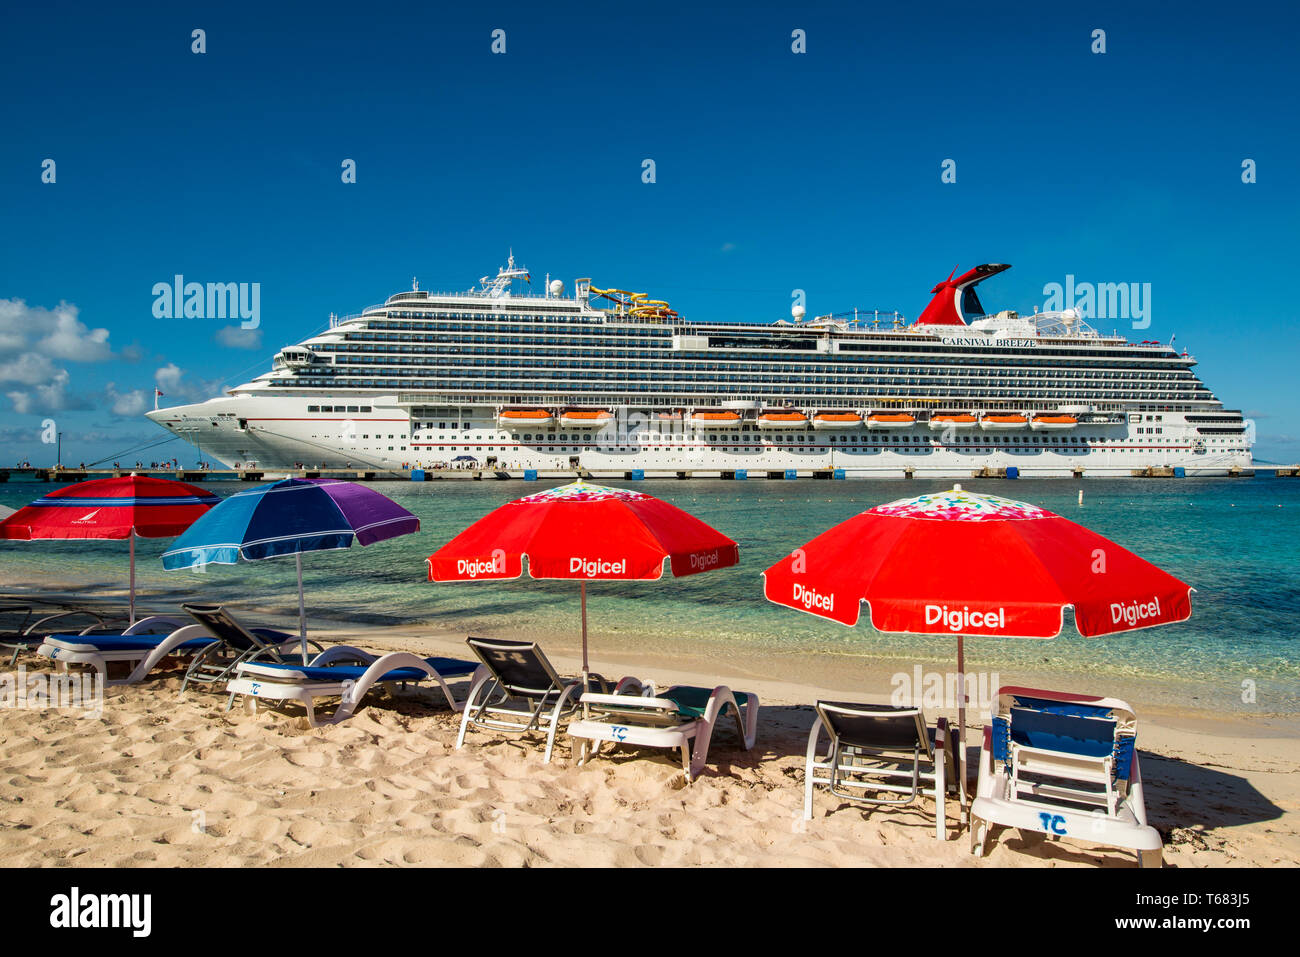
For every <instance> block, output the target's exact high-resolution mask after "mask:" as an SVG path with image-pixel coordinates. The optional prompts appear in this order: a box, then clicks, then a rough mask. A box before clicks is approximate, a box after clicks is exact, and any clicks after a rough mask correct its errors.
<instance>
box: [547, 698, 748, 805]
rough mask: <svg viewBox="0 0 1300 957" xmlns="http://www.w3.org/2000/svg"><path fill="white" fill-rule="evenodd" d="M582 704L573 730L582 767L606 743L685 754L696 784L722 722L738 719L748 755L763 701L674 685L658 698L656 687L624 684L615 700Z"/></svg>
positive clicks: (690, 776) (688, 775)
mask: <svg viewBox="0 0 1300 957" xmlns="http://www.w3.org/2000/svg"><path fill="white" fill-rule="evenodd" d="M580 701H581V704H582V707H583V717H582V719H581V720H577V721H574V722H572V723H571V724H570V725H569V737H571V738H576V739H577V740H578V742H579V744H578V745H577V759H578V763H579V764H583V763H585V762H586V761H587V760H589V759H590V758H591V757H593V756H595V755H596V754H597V753H598V752H599V750H600V747H601V745H602V743H604V742H606V741H609V742H612V743H614V744H616V745H617V744H629V745H640V746H643V747H652V748H669V749H673V750H680V751H681V756H682V773H683V774H684V775H685V776H686V781H687V783H690V782H691V781H692V780H694V779H695V778H697V777H699V774H700V772H701V771H703V770H704V766H705V764H707V763H708V760H709V743H710V741H711V740H712V738H713V732H714V729H716V728H717V725H718V722H719V721H720V720H722V719H723V718H725V717H727V716H730V717H732V718H734V719H735V722H736V734H737V736H738V737H739V739H740V745H741V747H743V748H744V749H745V750H746V751H748V750H749V749H750V748H752V747H753V746H754V740H755V738H756V737H757V733H758V707H759V705H758V695H754V694H750V693H748V692H746V691H736V692H733V691H732V690H731V689H730V688H728V687H726V686H725V685H718V686H717V687H716V688H696V687H691V686H689V685H673V686H672V687H671V688H668V689H667V690H666V691H663V692H656V691H655V687H654V685H653V684H645V685H643V684H642V683H641V682H639V681H637V679H635V678H624V679H623V680H622V681H620V682H619V684H618V688H617V689H616V691H615V693H614V694H596V693H594V692H587V693H586V694H584V695H583V696H582V698H581V699H580Z"/></svg>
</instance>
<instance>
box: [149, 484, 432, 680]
mask: <svg viewBox="0 0 1300 957" xmlns="http://www.w3.org/2000/svg"><path fill="white" fill-rule="evenodd" d="M419 530H420V520H419V519H418V518H416V517H415V516H414V515H412V514H411V513H410V512H408V511H407V510H406V509H404V508H402V506H400V505H398V504H397V503H396V502H394V501H393V500H392V499H390V498H389V497H388V496H387V495H382V494H380V493H379V492H376V491H375V490H374V489H371V488H367V487H366V486H364V485H358V484H356V483H355V482H341V481H338V480H337V479H296V478H290V479H284V480H282V481H279V482H272V483H271V484H269V485H260V486H258V487H257V488H252V489H249V490H248V491H245V492H239V493H237V494H235V495H232V496H230V497H229V498H227V499H225V500H224V501H223V502H222V503H221V504H220V505H218V506H217V507H216V508H214V509H212V511H210V512H208V513H207V514H206V515H204V516H203V517H202V518H201V519H200V520H199V521H197V522H195V523H194V524H193V525H192V526H191V527H190V529H189V531H187V532H186V533H185V534H184V535H182V536H181V537H180V538H178V539H177V540H176V541H175V543H173V545H172V547H171V548H169V549H167V551H165V552H164V553H163V557H162V559H163V567H164V568H168V569H178V568H194V567H196V566H199V567H201V566H205V565H208V564H210V563H216V564H220V565H234V564H237V563H238V562H239V560H240V559H241V558H242V559H244V560H245V561H261V560H262V559H266V558H279V557H281V556H285V555H293V556H294V557H295V560H296V563H297V566H298V630H299V635H300V636H301V638H302V649H303V654H304V655H306V653H307V613H306V604H305V601H304V599H303V589H302V553H303V552H317V551H330V550H333V549H339V548H351V547H352V543H353V542H357V543H359V544H361V545H372V544H374V543H375V542H382V541H384V540H386V539H389V538H396V537H398V536H399V535H409V534H411V533H412V532H418V531H419Z"/></svg>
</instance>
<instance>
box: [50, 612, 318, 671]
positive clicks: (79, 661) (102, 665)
mask: <svg viewBox="0 0 1300 957" xmlns="http://www.w3.org/2000/svg"><path fill="white" fill-rule="evenodd" d="M182 607H183V608H185V610H186V611H187V612H189V613H190V616H191V620H190V621H189V622H186V621H185V620H184V619H182V618H178V617H174V616H171V615H154V616H152V617H149V618H143V619H141V620H140V621H137V622H136V623H135V624H134V625H132V626H131V627H130V628H127V629H126V630H125V631H117V632H105V631H101V630H95V631H91V630H89V629H88V630H86V631H84V632H81V633H80V634H76V635H66V634H65V635H49V636H48V637H46V638H45V639H44V640H43V642H42V644H41V646H40V647H39V648H37V649H36V653H37V654H38V655H42V656H44V657H46V658H49V659H51V660H52V661H56V662H58V663H59V665H60V667H61V668H63V669H64V670H66V668H67V666H68V665H87V666H89V667H92V668H94V669H95V670H97V671H99V672H100V673H101V674H103V676H104V683H105V684H106V685H124V684H135V683H137V682H139V681H142V680H143V679H144V678H146V677H147V676H148V675H149V673H150V672H152V671H153V669H154V668H155V667H156V666H157V665H158V663H159V662H161V661H162V660H163V659H164V658H168V657H171V656H179V657H192V658H193V661H192V662H191V663H190V666H189V668H188V669H187V670H186V673H185V677H184V678H183V679H182V681H181V690H182V691H184V690H185V689H186V687H187V686H188V685H189V683H190V682H192V681H211V680H214V677H213V675H214V674H215V672H216V671H218V670H220V669H221V668H228V665H229V662H230V661H231V659H238V660H243V659H244V658H248V657H253V656H256V655H262V654H266V655H272V656H276V655H277V653H279V654H285V653H288V652H289V651H291V650H294V649H296V648H297V647H298V641H299V639H298V638H297V637H296V636H293V635H289V634H286V633H284V632H280V631H274V630H272V629H269V628H254V629H252V630H251V631H249V630H245V629H244V628H243V627H242V626H241V625H239V624H238V623H237V622H235V621H234V619H233V618H231V617H230V615H229V613H227V612H226V611H225V610H224V609H223V608H222V607H221V606H220V605H183V606H182ZM196 612H199V614H196ZM204 613H206V615H207V617H203V614H204ZM196 622H197V623H196ZM221 624H225V625H228V626H229V627H228V628H226V629H225V630H223V629H222V628H220V627H217V626H218V625H221ZM214 629H215V630H214ZM118 663H126V664H128V665H130V666H131V671H130V673H129V674H128V675H127V676H126V677H125V678H119V679H114V680H110V678H109V676H108V667H109V665H112V664H118ZM221 676H222V677H224V674H223V675H221Z"/></svg>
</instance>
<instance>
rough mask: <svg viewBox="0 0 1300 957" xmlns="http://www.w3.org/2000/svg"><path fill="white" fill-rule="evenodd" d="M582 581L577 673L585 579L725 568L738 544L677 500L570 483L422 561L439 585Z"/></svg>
mask: <svg viewBox="0 0 1300 957" xmlns="http://www.w3.org/2000/svg"><path fill="white" fill-rule="evenodd" d="M525 557H527V559H528V574H529V576H530V577H532V578H538V579H541V578H561V579H575V580H577V581H580V582H582V670H583V671H584V672H586V671H587V582H588V581H596V580H600V581H655V580H658V579H659V578H661V577H662V576H663V567H664V560H665V559H667V560H668V562H669V567H670V568H671V569H672V573H673V575H674V576H675V577H681V576H683V575H694V574H697V573H699V572H707V571H714V570H715V569H719V568H727V567H728V566H731V565H734V564H736V563H737V562H738V561H739V560H740V548H739V546H738V545H737V544H736V543H735V542H734V541H732V540H731V539H730V538H728V537H727V536H726V535H723V534H722V533H721V532H719V531H717V530H716V529H714V528H712V527H710V526H709V525H707V524H705V523H704V522H702V521H700V520H699V519H698V518H696V517H695V516H694V515H691V514H690V513H689V512H684V511H682V510H681V509H680V508H678V507H677V506H676V505H670V504H669V503H667V502H665V501H662V500H660V499H657V498H655V497H654V496H652V495H646V494H644V493H642V492H634V491H631V490H629V489H619V488H607V487H605V486H603V485H592V484H589V483H587V482H582V481H579V482H574V483H572V484H570V485H563V486H560V487H559V488H553V489H549V490H547V491H545V492H539V493H538V494H536V495H528V496H525V497H524V498H521V499H518V500H516V501H513V502H508V503H507V504H505V505H502V506H501V507H500V508H497V509H495V510H494V511H492V512H489V513H488V514H487V515H485V516H483V518H481V519H479V520H478V521H477V522H475V523H474V524H473V525H471V526H470V527H469V528H467V529H465V531H463V532H461V533H460V534H459V535H457V536H456V537H455V538H453V539H452V540H451V541H450V542H448V543H447V544H446V545H444V546H442V548H440V549H438V550H437V551H436V552H434V553H433V554H432V555H430V556H429V558H428V563H429V580H430V581H438V582H450V581H481V580H484V579H488V580H492V579H504V578H519V577H521V576H522V575H523V560H524V558H525Z"/></svg>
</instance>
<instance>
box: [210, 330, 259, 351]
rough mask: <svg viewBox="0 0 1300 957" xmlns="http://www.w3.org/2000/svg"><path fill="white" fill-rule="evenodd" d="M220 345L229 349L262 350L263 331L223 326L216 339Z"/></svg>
mask: <svg viewBox="0 0 1300 957" xmlns="http://www.w3.org/2000/svg"><path fill="white" fill-rule="evenodd" d="M214 338H215V339H216V341H217V344H218V345H223V346H225V347H226V348H228V349H260V348H262V330H261V329H243V328H240V327H239V326H222V327H221V328H220V329H218V330H217V334H216V336H215V337H214Z"/></svg>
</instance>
